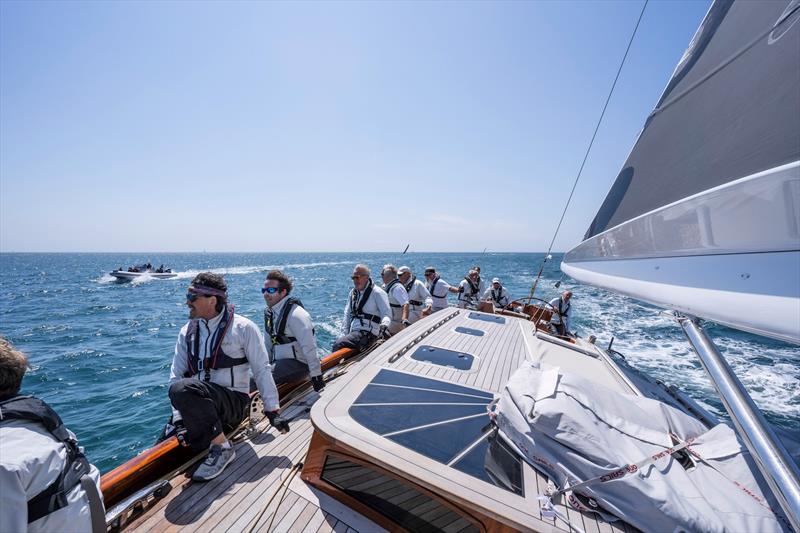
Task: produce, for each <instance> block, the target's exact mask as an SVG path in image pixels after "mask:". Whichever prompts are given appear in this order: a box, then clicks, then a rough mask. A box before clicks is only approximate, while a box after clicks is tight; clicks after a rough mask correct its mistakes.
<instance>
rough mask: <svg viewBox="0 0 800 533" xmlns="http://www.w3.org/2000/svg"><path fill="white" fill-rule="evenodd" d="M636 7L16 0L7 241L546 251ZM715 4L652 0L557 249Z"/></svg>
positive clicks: (2, 155)
mask: <svg viewBox="0 0 800 533" xmlns="http://www.w3.org/2000/svg"><path fill="white" fill-rule="evenodd" d="M641 5H642V4H641V3H640V2H634V1H623V2H611V1H592V2H545V1H542V2H397V3H392V2H374V3H370V2H346V3H338V2H296V3H282V2H238V3H214V2H196V3H193V2H134V1H129V2H86V3H83V2H67V1H59V2H12V1H7V0H6V1H3V2H0V251H5V252H8V251H152V252H162V251H164V252H166V251H176V252H177V251H202V250H207V251H209V252H212V251H215V252H224V251H394V250H402V249H403V248H404V247H405V245H406V244H408V243H411V250H412V251H442V252H445V251H473V250H483V249H484V248H488V249H489V250H491V251H543V250H546V249H547V246H548V244H549V243H550V240H551V238H552V235H553V231H554V230H555V227H556V224H557V222H558V218H559V216H560V214H561V210H562V209H563V206H564V203H565V201H566V199H567V197H568V195H569V190H570V188H571V186H572V181H573V180H574V178H575V175H576V173H577V171H578V168H579V166H580V162H581V160H582V158H583V154H584V151H585V150H586V147H587V145H588V142H589V139H590V138H591V134H592V131H593V129H594V126H595V123H596V121H597V118H598V117H599V114H600V110H601V108H602V105H603V102H604V101H605V98H606V95H607V92H608V90H609V88H610V86H611V82H612V81H613V78H614V74H615V73H616V69H617V66H618V64H619V61H620V60H621V58H622V54H623V52H624V50H625V47H626V45H627V42H628V39H629V37H630V33H631V31H632V30H633V26H634V24H635V22H636V19H637V17H638V15H639V11H640V9H641ZM708 6H709V2H708V1H679V0H676V1H651V2H650V4H649V5H648V6H647V10H646V12H645V15H644V18H643V20H642V24H641V26H640V28H639V32H638V34H637V36H636V39H635V41H634V43H633V47H632V49H631V52H630V55H629V57H628V61H627V63H626V65H625V68H624V70H623V72H622V76H621V78H620V81H619V83H618V85H617V89H616V91H615V94H614V96H613V99H612V101H611V104H610V106H609V109H608V111H607V114H606V119H605V121H604V123H603V125H602V126H601V129H600V133H599V136H598V139H597V141H596V142H595V146H594V149H593V152H592V154H591V155H590V158H589V160H588V162H587V166H586V169H585V170H584V174H583V177H582V178H581V183H580V184H579V186H578V191H577V192H576V194H575V197H574V199H573V203H572V205H571V207H570V209H569V211H568V212H567V216H566V219H565V222H564V225H563V226H562V229H561V231H560V233H559V237H558V239H557V240H556V243H555V247H554V250H557V251H562V250H567V249H569V248H571V247H572V246H573V245H575V244H577V243H578V242H579V241H580V239H581V237H582V236H583V234H584V232H585V230H586V228H587V227H588V225H589V223H590V221H591V219H592V218H593V217H594V213H595V212H596V210H597V208H598V207H599V206H600V204H601V203H602V201H603V198H604V197H605V194H606V191H607V190H608V188H609V187H610V186H611V183H612V182H613V180H614V178H615V177H616V174H617V173H618V171H619V169H620V168H621V166H622V163H623V162H624V160H625V158H626V156H627V154H628V152H629V151H630V149H631V146H632V145H633V143H634V141H635V138H636V135H637V134H638V132H639V130H640V129H641V126H642V124H643V122H644V119H645V118H646V116H647V114H648V113H649V112H650V110H651V109H652V107H653V105H654V104H655V103H656V101H657V100H658V97H659V95H660V93H661V91H662V90H663V88H664V86H665V85H666V83H667V81H668V79H669V76H670V74H671V73H672V70H673V68H674V67H675V65H676V63H677V62H678V60H679V58H680V56H681V55H682V54H683V52H684V50H685V49H686V46H687V44H688V42H689V40H690V39H691V37H692V35H693V34H694V32H695V30H696V28H697V26H698V25H699V23H700V21H701V20H702V18H703V16H704V14H705V12H706V11H707V9H708Z"/></svg>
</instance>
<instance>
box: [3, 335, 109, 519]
mask: <svg viewBox="0 0 800 533" xmlns="http://www.w3.org/2000/svg"><path fill="white" fill-rule="evenodd" d="M27 368H28V359H27V358H26V357H25V355H24V354H23V353H22V352H20V351H18V350H16V349H15V348H14V347H13V346H12V345H11V343H10V342H8V341H7V340H5V339H3V338H2V337H0V414H2V416H0V445H1V446H2V449H1V451H0V531H2V532H6V531H86V532H90V531H105V530H106V528H105V509H104V508H103V502H102V496H101V495H100V472H99V471H98V470H97V468H95V467H94V465H92V464H90V463H89V461H88V460H87V459H86V456H85V455H84V454H83V449H82V448H80V447H79V446H78V441H77V439H76V438H75V435H74V434H73V433H72V432H71V431H70V430H69V429H67V428H66V427H65V426H64V424H63V423H62V421H61V418H59V416H58V415H57V414H56V412H55V411H54V410H53V409H52V408H51V407H50V406H49V405H47V404H46V403H45V402H43V401H42V400H40V399H38V398H35V397H33V396H28V395H21V394H20V393H19V390H20V386H21V385H22V377H23V376H24V375H25V371H26V370H27Z"/></svg>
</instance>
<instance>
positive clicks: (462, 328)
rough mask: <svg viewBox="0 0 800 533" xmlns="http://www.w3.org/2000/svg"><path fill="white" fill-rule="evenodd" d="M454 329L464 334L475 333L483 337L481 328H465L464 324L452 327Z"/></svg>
mask: <svg viewBox="0 0 800 533" xmlns="http://www.w3.org/2000/svg"><path fill="white" fill-rule="evenodd" d="M454 331H455V332H456V333H463V334H465V335H475V336H476V337H483V334H484V331H483V330H481V329H473V328H465V327H464V326H458V327H457V328H454Z"/></svg>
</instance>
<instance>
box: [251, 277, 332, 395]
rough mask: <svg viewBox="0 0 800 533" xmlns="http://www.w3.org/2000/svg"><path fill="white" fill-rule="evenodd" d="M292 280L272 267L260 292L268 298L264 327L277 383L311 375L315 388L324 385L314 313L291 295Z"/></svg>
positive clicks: (316, 389)
mask: <svg viewBox="0 0 800 533" xmlns="http://www.w3.org/2000/svg"><path fill="white" fill-rule="evenodd" d="M292 287H293V285H292V280H290V279H289V277H288V276H287V275H286V274H284V273H283V272H281V271H280V270H270V271H269V273H267V279H266V280H265V281H264V287H263V288H262V289H261V293H262V294H263V295H264V300H265V301H266V302H267V307H266V309H264V330H265V331H266V332H267V340H268V341H269V347H270V361H271V362H272V377H273V378H274V379H275V383H290V382H292V381H298V380H301V379H304V378H305V377H307V376H311V384H312V385H313V386H314V390H315V391H320V390H322V389H323V388H324V387H325V382H324V381H323V380H322V369H321V368H320V364H319V357H318V356H317V341H316V338H315V337H314V324H313V323H312V322H311V316H310V315H309V314H308V311H306V310H305V309H304V308H303V304H302V303H301V302H300V300H299V299H297V298H294V297H292V296H289V293H291V292H292Z"/></svg>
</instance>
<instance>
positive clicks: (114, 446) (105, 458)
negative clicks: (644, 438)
mask: <svg viewBox="0 0 800 533" xmlns="http://www.w3.org/2000/svg"><path fill="white" fill-rule="evenodd" d="M542 258H543V254H493V253H486V254H481V253H462V254H423V253H409V254H406V255H400V254H397V253H395V254H382V253H369V254H367V253H282V254H261V253H252V254H251V253H231V254H206V253H193V254H0V334H1V335H3V336H5V337H7V338H8V339H9V340H10V341H11V342H13V343H14V344H15V345H16V346H17V347H18V348H19V349H21V350H22V351H24V352H25V353H26V354H27V355H28V357H29V359H30V365H31V369H30V371H29V372H28V374H27V375H26V377H25V380H24V382H23V391H24V392H26V393H30V394H35V395H37V396H39V397H41V398H43V399H44V400H46V401H47V402H49V403H50V404H51V405H52V406H53V407H55V409H56V410H57V411H58V412H59V413H60V414H61V416H62V418H63V419H64V421H65V422H66V424H67V425H68V426H69V427H70V429H72V430H73V431H74V432H75V433H76V434H77V435H78V438H79V439H80V442H81V444H82V445H83V446H85V448H86V450H87V453H88V455H89V457H90V459H91V460H92V462H93V463H95V464H96V465H97V466H98V467H99V468H100V470H101V471H104V472H105V471H107V470H110V469H111V468H113V467H115V466H117V465H119V464H120V463H122V462H124V461H126V460H128V459H130V458H131V457H133V456H134V455H136V454H137V453H139V452H141V451H142V450H144V449H146V448H148V447H150V446H151V445H152V444H153V443H154V441H155V439H156V437H157V435H158V433H159V431H160V430H161V428H162V426H163V424H164V422H165V420H166V419H167V417H168V416H169V413H170V409H169V406H168V400H167V395H166V393H167V386H166V383H167V379H168V377H169V367H170V362H171V361H172V356H173V351H174V346H175V340H176V337H177V335H178V330H179V329H180V328H181V326H182V325H183V324H184V323H185V322H186V320H187V316H188V315H187V307H186V305H185V300H184V295H185V293H186V287H187V286H188V284H189V281H190V280H191V278H192V277H194V275H195V274H197V273H198V272H202V271H206V270H208V271H212V272H216V273H219V274H223V275H224V276H225V279H226V280H227V282H228V286H229V296H230V301H231V302H232V303H234V304H235V305H236V309H237V312H238V313H240V314H242V315H244V316H247V317H249V318H251V319H252V320H254V321H255V322H256V323H257V324H263V319H262V317H263V308H264V301H263V299H262V297H261V292H260V287H261V285H262V283H263V280H264V277H265V274H266V272H267V271H268V270H270V269H272V268H281V269H283V270H284V271H286V272H287V273H288V274H289V275H290V276H291V277H292V278H294V280H295V287H296V289H295V294H296V295H297V296H299V297H300V298H301V299H302V301H303V303H304V304H305V307H306V309H308V311H309V312H310V313H311V316H312V318H313V320H314V322H315V323H316V325H317V331H318V338H317V340H318V348H319V354H320V356H322V355H325V354H327V353H328V352H329V351H330V348H331V345H332V343H333V339H334V337H335V335H336V333H337V331H338V330H339V328H340V326H341V322H342V314H343V309H344V305H345V300H346V298H347V294H348V291H349V289H350V287H351V281H350V277H349V275H350V272H351V270H352V267H353V265H354V264H355V263H358V262H364V263H366V264H368V265H369V266H370V267H371V268H372V269H373V273H374V275H373V278H377V277H378V276H377V274H376V273H377V272H378V271H379V270H380V268H381V266H382V265H383V264H385V263H390V262H391V263H394V264H395V265H396V266H400V265H402V264H407V265H409V266H410V267H411V268H412V269H413V270H414V272H415V273H418V274H419V273H421V272H422V270H423V269H424V267H425V266H426V265H434V266H436V267H437V269H438V270H439V272H440V273H441V274H442V277H443V278H444V279H445V280H447V281H449V282H450V283H458V281H459V280H461V279H462V278H463V276H464V274H465V273H466V270H467V269H468V268H469V267H471V266H472V265H475V264H477V265H480V266H481V268H482V277H483V278H484V279H485V280H486V281H487V283H488V281H489V280H490V279H491V278H492V277H495V276H497V277H500V278H501V279H502V281H503V284H504V285H505V286H506V287H507V288H508V289H509V290H510V291H511V293H512V295H513V296H515V297H516V296H524V295H527V294H528V293H529V291H530V287H531V282H532V281H533V278H534V277H535V275H536V272H537V271H538V270H539V267H540V265H541V261H542ZM560 259H561V256H560V255H558V254H554V257H553V259H552V260H551V261H550V262H548V263H547V264H546V268H545V270H544V277H543V279H542V281H541V282H540V284H539V286H538V288H537V290H536V295H537V296H539V297H542V298H547V299H550V298H552V297H554V296H556V295H557V293H558V292H559V290H561V289H563V288H565V287H566V288H570V289H572V290H573V291H574V299H573V311H574V318H573V324H574V326H575V327H577V329H578V333H579V334H580V335H581V336H583V337H588V336H589V335H590V334H595V335H596V336H597V338H598V341H597V342H598V343H599V344H600V345H602V346H606V345H607V344H608V342H609V341H610V340H611V337H612V335H613V336H614V339H615V340H614V348H615V349H617V350H619V351H620V352H622V353H624V354H625V355H626V357H627V359H628V361H630V362H631V363H632V364H634V366H636V367H637V368H640V369H642V370H645V371H647V372H649V373H650V374H651V375H653V376H655V377H657V378H660V379H661V380H663V381H665V382H667V383H671V384H675V385H678V386H679V387H681V388H682V389H683V390H684V391H685V392H687V393H689V394H690V395H692V396H693V397H695V398H696V399H698V400H699V401H700V402H701V404H702V405H704V406H705V407H707V408H708V409H710V410H711V411H712V412H714V413H716V414H720V415H721V414H722V413H723V409H722V405H721V403H720V402H719V401H718V400H717V399H716V397H715V395H714V393H713V389H712V387H711V384H710V382H709V381H708V379H707V378H706V377H705V374H704V371H703V370H702V368H701V367H700V364H699V362H698V360H697V358H696V356H695V355H694V353H693V352H691V350H690V348H689V346H688V344H687V342H686V340H685V339H684V337H683V333H682V332H681V330H680V328H679V326H678V325H677V324H676V323H675V322H674V321H673V320H672V319H670V318H669V317H667V316H666V315H664V314H661V313H660V312H659V310H658V309H655V308H653V307H651V306H647V305H643V304H640V303H637V302H634V301H631V300H629V299H627V298H625V297H622V296H619V295H616V294H611V293H608V292H606V291H603V290H600V289H595V288H592V287H588V286H581V285H579V284H577V283H576V282H574V281H572V280H570V279H569V278H567V279H564V281H563V283H562V286H561V289H556V288H554V284H555V282H557V281H558V280H559V279H561V272H560V271H559V270H558V265H559V263H560ZM146 261H149V262H151V263H152V264H154V265H158V264H161V263H163V264H164V265H165V266H168V267H171V268H172V269H173V270H174V271H176V272H179V276H178V277H177V278H176V279H171V280H156V279H152V278H148V279H142V280H137V282H134V283H118V282H115V280H114V278H112V277H111V276H109V275H108V272H110V271H111V270H113V269H115V268H117V267H120V266H123V267H127V266H129V265H132V264H139V263H143V262H146ZM709 332H710V333H711V335H712V336H713V337H714V339H715V341H716V342H717V345H718V346H719V347H720V349H721V351H722V352H723V353H724V354H725V355H726V356H727V357H728V360H729V362H730V363H731V364H732V366H733V367H734V369H735V371H736V373H737V375H738V376H739V378H740V379H741V380H742V382H743V383H744V384H745V386H746V387H747V388H748V390H749V391H750V392H751V394H752V395H753V398H754V400H755V402H756V403H757V404H758V405H759V407H761V408H762V409H763V411H764V412H765V414H766V415H767V418H768V419H769V420H770V421H771V422H773V423H774V424H776V425H778V426H782V427H784V428H786V429H789V430H791V431H797V428H798V427H800V368H798V364H797V361H798V350H797V348H796V347H794V346H791V345H787V344H782V343H780V342H777V341H771V340H768V339H762V338H758V337H754V336H752V335H749V334H745V333H741V332H737V331H733V330H730V329H727V328H724V327H720V326H712V327H710V328H709Z"/></svg>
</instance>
